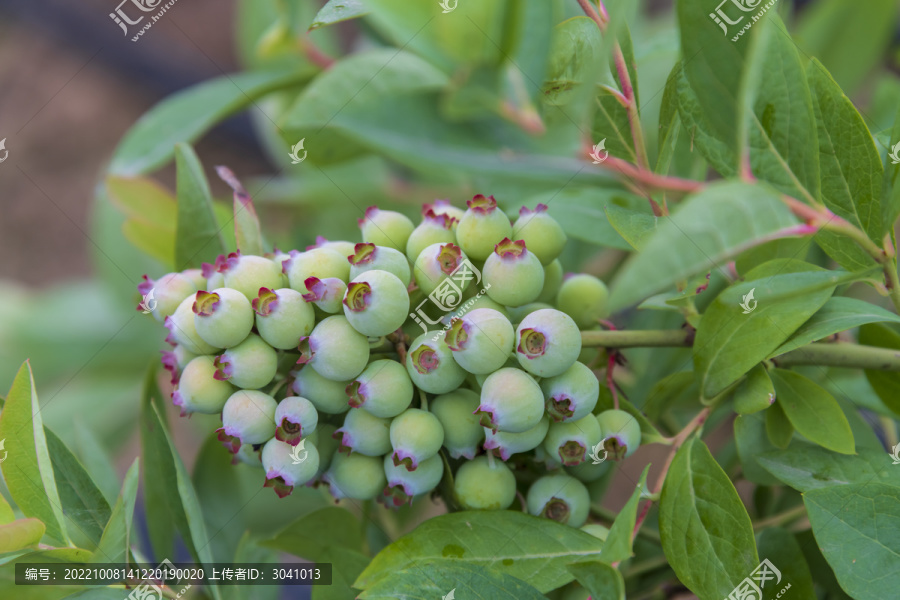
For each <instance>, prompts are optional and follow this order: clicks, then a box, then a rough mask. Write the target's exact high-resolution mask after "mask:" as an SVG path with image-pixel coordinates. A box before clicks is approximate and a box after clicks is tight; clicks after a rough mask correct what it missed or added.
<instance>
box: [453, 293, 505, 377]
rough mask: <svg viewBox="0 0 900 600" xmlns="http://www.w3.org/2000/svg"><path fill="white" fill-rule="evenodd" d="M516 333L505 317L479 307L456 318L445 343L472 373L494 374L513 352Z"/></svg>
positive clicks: (464, 367) (460, 363)
mask: <svg viewBox="0 0 900 600" xmlns="http://www.w3.org/2000/svg"><path fill="white" fill-rule="evenodd" d="M515 337H516V332H515V330H513V326H512V323H510V322H509V319H507V318H506V317H505V316H503V315H502V314H501V313H499V312H497V311H496V310H491V309H490V308H478V309H475V310H473V311H472V312H470V313H468V314H466V315H465V316H463V317H462V318H460V319H457V320H455V321H453V323H452V324H451V325H450V329H449V330H448V331H447V333H446V334H445V335H444V342H446V344H447V347H448V348H450V351H451V352H452V353H453V359H454V360H455V361H456V362H457V363H459V366H461V367H462V368H463V369H465V370H466V371H468V372H469V373H475V374H485V373H492V372H494V371H496V370H497V369H499V368H501V367H502V366H503V365H504V363H506V361H507V359H509V356H510V354H511V352H512V348H513V342H514V341H515Z"/></svg>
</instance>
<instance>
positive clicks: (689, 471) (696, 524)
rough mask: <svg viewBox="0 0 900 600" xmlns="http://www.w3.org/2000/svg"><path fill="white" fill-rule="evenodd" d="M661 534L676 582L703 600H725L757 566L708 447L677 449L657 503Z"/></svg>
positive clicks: (739, 510)
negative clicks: (722, 599)
mask: <svg viewBox="0 0 900 600" xmlns="http://www.w3.org/2000/svg"><path fill="white" fill-rule="evenodd" d="M741 418H742V419H743V418H747V417H741ZM659 534H660V538H661V540H662V547H663V550H664V551H665V553H666V558H668V559H669V564H670V565H671V566H672V569H674V570H675V574H676V575H678V579H679V580H681V582H682V583H684V584H685V585H686V586H687V587H688V588H690V590H691V591H692V592H694V593H695V594H697V596H699V597H700V598H701V599H702V600H712V599H714V598H727V597H728V595H729V594H730V593H731V592H732V590H733V589H734V588H735V586H737V584H738V583H740V582H741V581H742V580H743V579H744V577H747V576H748V575H749V574H750V573H751V572H752V571H753V570H754V569H755V568H756V567H757V565H758V564H759V557H758V555H757V552H756V540H755V539H754V537H753V525H752V523H751V522H750V516H749V515H748V514H747V509H745V508H744V505H743V503H742V502H741V499H740V497H739V496H738V493H737V490H735V489H734V485H733V484H732V483H731V480H730V479H729V478H728V475H726V474H725V471H723V470H722V467H720V466H719V464H718V463H717V462H716V461H715V459H714V458H713V457H712V454H710V452H709V449H708V448H707V447H706V444H704V443H703V442H702V441H701V440H699V439H696V438H692V439H690V440H689V441H688V442H686V443H685V444H684V446H682V447H681V449H680V450H678V453H677V454H676V455H675V459H674V460H673V461H672V465H671V466H670V467H669V472H668V474H667V475H666V482H665V484H664V485H663V489H662V496H661V498H660V502H659Z"/></svg>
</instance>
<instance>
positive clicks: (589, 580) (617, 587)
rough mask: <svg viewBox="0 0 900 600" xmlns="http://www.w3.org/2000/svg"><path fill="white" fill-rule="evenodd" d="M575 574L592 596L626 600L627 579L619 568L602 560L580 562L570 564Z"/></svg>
mask: <svg viewBox="0 0 900 600" xmlns="http://www.w3.org/2000/svg"><path fill="white" fill-rule="evenodd" d="M568 568H569V571H571V572H572V575H574V576H575V579H577V580H578V583H580V584H581V585H582V586H583V587H584V589H586V590H587V591H588V592H590V594H591V598H603V599H604V600H625V581H624V580H623V579H622V573H621V572H619V570H618V569H616V568H615V567H612V566H610V565H608V564H606V563H602V562H600V561H593V562H580V563H574V564H571V565H569V567H568Z"/></svg>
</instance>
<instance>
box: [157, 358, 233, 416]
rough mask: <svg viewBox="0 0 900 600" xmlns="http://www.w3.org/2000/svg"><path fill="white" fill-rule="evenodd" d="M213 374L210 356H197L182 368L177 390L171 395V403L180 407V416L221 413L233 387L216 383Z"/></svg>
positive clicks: (219, 382)
mask: <svg viewBox="0 0 900 600" xmlns="http://www.w3.org/2000/svg"><path fill="white" fill-rule="evenodd" d="M215 374H216V366H215V364H214V363H213V359H212V357H211V356H198V357H197V358H195V359H193V360H192V361H191V362H189V363H188V364H187V365H186V366H185V367H184V372H183V373H182V374H181V379H180V380H179V382H178V388H177V389H176V390H175V391H174V392H173V393H172V403H173V404H175V405H176V406H180V407H181V415H182V416H184V415H189V414H191V413H195V412H196V413H202V414H207V415H214V414H217V413H220V412H222V407H223V406H225V402H226V401H227V400H228V398H229V397H230V396H231V394H233V393H234V387H233V386H232V385H231V384H230V383H228V382H226V381H217V380H216V377H215Z"/></svg>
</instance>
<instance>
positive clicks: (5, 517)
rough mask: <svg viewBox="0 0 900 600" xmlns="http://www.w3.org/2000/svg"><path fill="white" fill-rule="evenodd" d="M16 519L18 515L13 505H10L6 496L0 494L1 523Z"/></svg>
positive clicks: (4, 523)
mask: <svg viewBox="0 0 900 600" xmlns="http://www.w3.org/2000/svg"><path fill="white" fill-rule="evenodd" d="M15 520H16V515H15V513H14V512H13V509H12V506H10V505H9V502H7V501H6V498H4V497H3V494H0V525H6V524H7V523H12V522H13V521H15Z"/></svg>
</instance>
